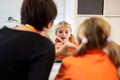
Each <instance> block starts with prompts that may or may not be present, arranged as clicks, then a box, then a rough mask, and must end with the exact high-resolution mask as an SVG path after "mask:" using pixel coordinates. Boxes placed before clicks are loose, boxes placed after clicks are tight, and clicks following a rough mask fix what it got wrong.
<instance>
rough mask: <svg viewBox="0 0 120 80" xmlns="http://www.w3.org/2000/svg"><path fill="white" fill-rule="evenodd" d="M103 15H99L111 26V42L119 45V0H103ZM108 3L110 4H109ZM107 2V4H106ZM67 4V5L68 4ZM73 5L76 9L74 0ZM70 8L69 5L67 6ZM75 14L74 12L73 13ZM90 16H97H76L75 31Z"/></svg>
mask: <svg viewBox="0 0 120 80" xmlns="http://www.w3.org/2000/svg"><path fill="white" fill-rule="evenodd" d="M104 1H105V2H104V14H103V15H99V16H100V17H103V18H104V19H106V20H107V21H108V22H109V23H110V25H111V28H112V30H111V37H112V40H114V41H115V42H117V43H118V44H120V37H119V35H120V31H119V30H120V9H119V7H120V0H115V1H113V0H104ZM109 1H110V2H109ZM108 2H109V3H108ZM68 4H69V3H68ZM75 5H76V9H77V0H75ZM69 6H70V5H69ZM75 13H76V12H75ZM91 16H98V15H78V14H77V15H76V18H77V20H76V24H77V25H76V30H77V28H78V26H79V25H80V24H81V22H82V21H83V20H85V19H86V18H88V17H91Z"/></svg>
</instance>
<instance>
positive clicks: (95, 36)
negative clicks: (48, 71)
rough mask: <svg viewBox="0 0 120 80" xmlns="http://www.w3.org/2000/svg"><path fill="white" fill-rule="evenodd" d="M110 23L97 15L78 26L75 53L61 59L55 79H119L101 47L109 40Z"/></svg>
mask: <svg viewBox="0 0 120 80" xmlns="http://www.w3.org/2000/svg"><path fill="white" fill-rule="evenodd" d="M109 37H110V25H109V24H108V23H107V22H106V21H105V20H103V19H102V18H99V17H91V18H89V19H87V20H85V21H84V22H83V23H82V24H81V25H80V27H79V29H78V33H77V38H78V41H79V43H80V46H79V47H78V49H77V51H76V53H74V55H73V56H69V57H67V58H65V59H63V60H62V65H61V67H60V70H59V72H58V74H57V76H56V78H55V80H119V78H118V73H117V69H116V67H115V65H114V64H113V63H112V61H111V60H110V59H109V57H108V55H107V54H106V53H105V52H104V51H103V49H104V48H105V47H106V46H107V45H108V44H109V42H110V38H109Z"/></svg>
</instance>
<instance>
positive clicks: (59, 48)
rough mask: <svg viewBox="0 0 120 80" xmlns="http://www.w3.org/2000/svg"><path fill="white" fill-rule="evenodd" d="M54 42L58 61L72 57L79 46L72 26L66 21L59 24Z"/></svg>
mask: <svg viewBox="0 0 120 80" xmlns="http://www.w3.org/2000/svg"><path fill="white" fill-rule="evenodd" d="M53 42H54V44H55V48H56V61H57V60H62V59H63V58H65V57H66V56H69V55H71V52H73V51H74V50H75V48H76V46H77V45H78V42H77V39H76V37H75V36H74V35H73V34H72V28H71V25H70V24H69V23H68V22H66V21H61V22H59V23H58V24H57V27H56V29H55V39H54V41H53Z"/></svg>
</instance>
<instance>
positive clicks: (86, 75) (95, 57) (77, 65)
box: [55, 50, 119, 80]
mask: <svg viewBox="0 0 120 80" xmlns="http://www.w3.org/2000/svg"><path fill="white" fill-rule="evenodd" d="M55 80H119V79H118V73H117V69H116V68H115V66H114V64H113V63H112V62H111V61H110V59H109V57H108V56H107V54H106V53H104V52H103V51H102V50H92V51H87V52H86V54H85V55H82V56H77V57H75V56H70V57H67V58H65V59H63V60H62V65H61V67H60V70H59V72H58V74H57V76H56V78H55Z"/></svg>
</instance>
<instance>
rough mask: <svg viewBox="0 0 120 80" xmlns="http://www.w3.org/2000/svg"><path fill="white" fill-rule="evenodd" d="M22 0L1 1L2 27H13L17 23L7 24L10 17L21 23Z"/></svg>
mask: <svg viewBox="0 0 120 80" xmlns="http://www.w3.org/2000/svg"><path fill="white" fill-rule="evenodd" d="M21 3H22V0H0V26H3V25H8V26H9V27H12V26H14V25H17V24H18V23H16V22H12V23H10V22H7V19H8V17H9V16H12V17H13V18H14V19H16V20H18V21H20V7H21Z"/></svg>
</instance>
